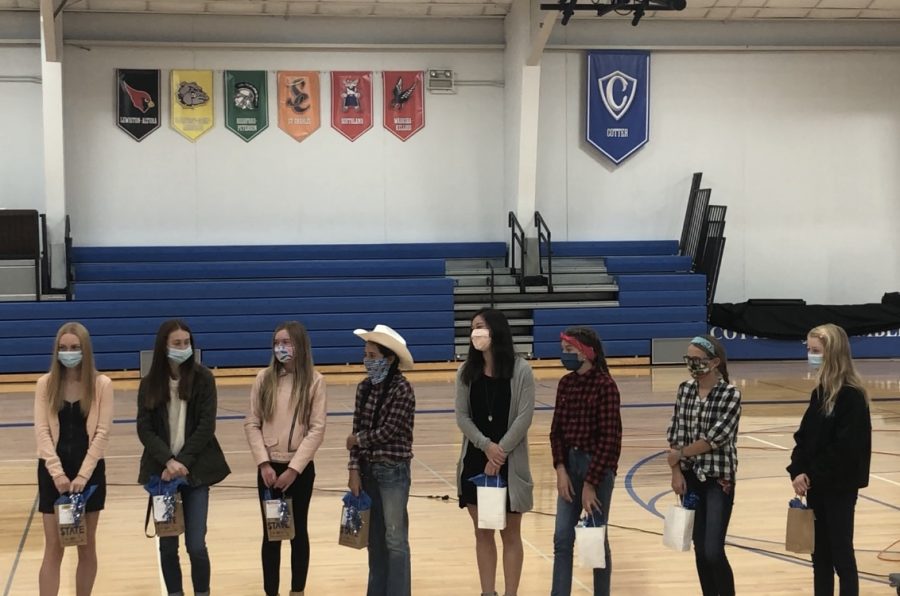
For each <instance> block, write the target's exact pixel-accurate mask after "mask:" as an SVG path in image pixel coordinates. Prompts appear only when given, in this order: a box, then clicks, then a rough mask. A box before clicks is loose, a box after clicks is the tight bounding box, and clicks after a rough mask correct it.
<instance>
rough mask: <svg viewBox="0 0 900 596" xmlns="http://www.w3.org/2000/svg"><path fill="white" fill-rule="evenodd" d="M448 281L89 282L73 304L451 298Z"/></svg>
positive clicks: (81, 286) (79, 287)
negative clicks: (326, 298) (368, 297)
mask: <svg viewBox="0 0 900 596" xmlns="http://www.w3.org/2000/svg"><path fill="white" fill-rule="evenodd" d="M452 293H453V280H452V279H449V278H444V277H440V278H419V279H409V278H400V279H304V280H279V281H272V280H265V281H206V282H197V281H183V282H91V283H76V284H75V299H76V300H160V299H166V298H175V297H177V298H180V299H182V300H190V299H201V298H294V297H309V298H311V297H315V296H422V295H426V294H452Z"/></svg>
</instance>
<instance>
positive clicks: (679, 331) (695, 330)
mask: <svg viewBox="0 0 900 596" xmlns="http://www.w3.org/2000/svg"><path fill="white" fill-rule="evenodd" d="M591 328H592V329H593V330H594V331H596V332H597V334H598V335H599V336H600V339H601V341H603V344H604V345H606V342H607V340H629V339H654V338H668V337H694V336H695V335H703V334H704V333H706V329H707V325H706V322H705V321H698V322H695V323H630V324H626V325H591ZM564 329H565V327H560V326H557V325H552V326H549V327H537V326H535V328H534V341H536V342H551V341H556V342H557V344H558V343H559V333H560V332H561V331H563V330H564Z"/></svg>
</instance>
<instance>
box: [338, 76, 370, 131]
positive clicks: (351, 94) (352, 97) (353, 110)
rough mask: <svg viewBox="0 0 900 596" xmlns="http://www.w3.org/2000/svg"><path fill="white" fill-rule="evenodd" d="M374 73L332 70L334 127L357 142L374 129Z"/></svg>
mask: <svg viewBox="0 0 900 596" xmlns="http://www.w3.org/2000/svg"><path fill="white" fill-rule="evenodd" d="M373 99H374V97H373V96H372V73H371V72H355V71H354V72H349V71H342V72H337V71H335V72H332V73H331V127H332V128H333V129H335V130H336V131H338V132H339V133H341V134H342V135H344V136H345V137H346V138H347V139H348V140H350V141H355V140H356V139H358V138H359V137H361V136H362V135H364V134H365V133H366V132H367V131H368V130H369V129H370V128H372V120H373V118H372V100H373Z"/></svg>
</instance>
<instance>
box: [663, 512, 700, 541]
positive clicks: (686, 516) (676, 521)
mask: <svg viewBox="0 0 900 596" xmlns="http://www.w3.org/2000/svg"><path fill="white" fill-rule="evenodd" d="M693 533H694V511H693V510H692V509H685V508H684V507H682V506H681V505H680V504H679V505H672V506H671V507H670V508H669V511H668V512H667V513H666V521H665V524H664V525H663V544H664V545H665V546H668V547H669V548H671V549H672V550H676V551H679V552H685V551H689V550H691V536H692V535H693Z"/></svg>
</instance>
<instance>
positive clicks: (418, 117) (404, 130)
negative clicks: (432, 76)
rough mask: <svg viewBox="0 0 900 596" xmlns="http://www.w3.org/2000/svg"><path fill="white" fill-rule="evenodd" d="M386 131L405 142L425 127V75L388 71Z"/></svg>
mask: <svg viewBox="0 0 900 596" xmlns="http://www.w3.org/2000/svg"><path fill="white" fill-rule="evenodd" d="M383 76H384V85H383V87H384V127H385V128H386V129H388V130H389V131H391V132H392V133H394V135H395V136H396V137H397V138H398V139H400V140H401V141H405V140H406V139H408V138H409V137H411V136H413V135H414V134H416V133H417V132H419V131H420V130H422V128H424V127H425V93H424V89H423V87H424V85H423V82H424V80H425V77H424V73H423V72H422V71H420V70H419V71H416V70H413V71H396V70H395V71H384V73H383Z"/></svg>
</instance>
